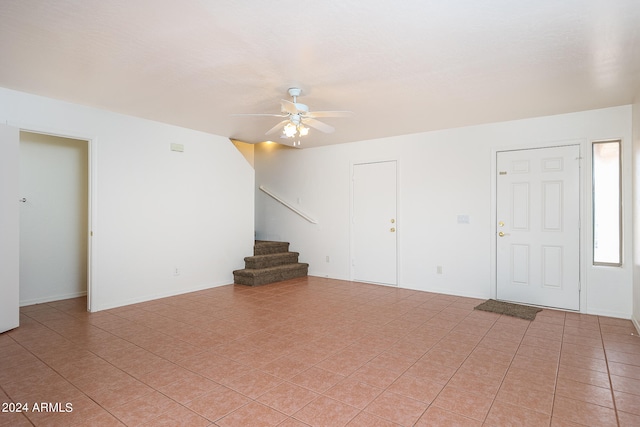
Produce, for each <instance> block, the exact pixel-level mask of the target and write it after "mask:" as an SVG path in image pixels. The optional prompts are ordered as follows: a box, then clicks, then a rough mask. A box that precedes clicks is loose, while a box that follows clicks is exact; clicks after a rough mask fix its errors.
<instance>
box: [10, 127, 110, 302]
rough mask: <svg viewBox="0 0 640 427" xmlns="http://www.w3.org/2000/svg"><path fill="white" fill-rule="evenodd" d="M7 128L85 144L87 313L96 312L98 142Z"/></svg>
mask: <svg viewBox="0 0 640 427" xmlns="http://www.w3.org/2000/svg"><path fill="white" fill-rule="evenodd" d="M7 125H8V126H12V127H15V128H18V130H19V131H21V132H22V131H24V132H31V133H37V134H43V135H50V136H55V137H61V138H70V139H76V140H79V141H85V142H86V143H87V149H88V158H87V168H88V170H87V175H88V180H89V182H88V191H89V194H88V202H89V205H88V206H87V228H88V230H87V240H88V241H87V311H89V312H91V311H96V307H97V303H96V301H97V289H96V288H97V287H96V284H95V280H94V278H95V276H96V264H97V262H96V250H95V245H96V228H97V222H98V221H97V209H96V206H97V199H98V197H97V194H98V192H97V189H98V185H97V164H98V142H97V138H96V137H94V136H89V135H85V134H82V133H81V132H73V131H60V130H58V129H51V128H47V127H42V126H34V125H29V124H26V125H25V124H24V123H11V121H9V122H8V123H7Z"/></svg>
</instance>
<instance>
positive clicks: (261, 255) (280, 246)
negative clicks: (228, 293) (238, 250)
mask: <svg viewBox="0 0 640 427" xmlns="http://www.w3.org/2000/svg"><path fill="white" fill-rule="evenodd" d="M299 255H300V254H299V253H298V252H289V242H272V241H266V240H256V242H255V244H254V246H253V256H248V257H246V258H245V259H244V263H245V268H244V269H242V270H236V271H234V272H233V282H234V283H236V284H238V285H248V286H260V285H266V284H268V283H274V282H280V281H282V280H288V279H293V278H296V277H304V276H306V275H307V274H308V271H309V264H306V263H301V262H298V256H299Z"/></svg>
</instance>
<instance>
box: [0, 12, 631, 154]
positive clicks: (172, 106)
mask: <svg viewBox="0 0 640 427" xmlns="http://www.w3.org/2000/svg"><path fill="white" fill-rule="evenodd" d="M0 86H2V87H6V88H11V89H16V90H21V91H25V92H30V93H34V94H40V95H44V96H48V97H52V98H57V99H63V100H68V101H71V102H75V103H79V104H85V105H90V106H95V107H100V108H103V109H107V110H111V111H116V112H121V113H125V114H130V115H134V116H139V117H144V118H149V119H153V120H158V121H162V122H167V123H172V124H176V125H179V126H184V127H188V128H193V129H198V130H202V131H205V132H210V133H214V134H217V135H222V136H226V137H230V138H233V139H239V140H243V141H247V142H260V141H263V140H265V139H266V138H267V137H266V136H265V135H264V133H265V132H266V131H267V130H268V129H270V128H271V127H272V126H273V125H275V124H276V123H277V122H278V120H279V119H278V118H275V117H274V118H269V117H250V118H247V117H234V116H232V114H235V113H279V111H280V106H279V100H280V99H282V98H285V99H289V98H288V95H287V89H288V88H289V87H292V86H297V87H300V88H302V89H303V96H302V97H301V98H300V99H299V102H303V103H305V104H307V105H309V107H310V109H311V110H350V111H353V112H354V116H353V117H351V118H328V119H323V121H325V122H326V123H328V124H330V125H332V126H335V127H336V132H335V133H333V134H327V135H325V134H322V133H320V132H319V131H314V130H312V132H311V133H310V134H309V135H308V136H307V137H305V138H304V139H303V140H302V145H303V147H304V146H307V147H309V146H318V145H326V144H336V143H343V142H349V141H357V140H366V139H372V138H378V137H385V136H393V135H400V134H407V133H415V132H424V131H429V130H435V129H443V128H452V127H459V126H466V125H472V124H479V123H487V122H496V121H502V120H511V119H518V118H526V117H534V116H541V115H550V114H558V113H565V112H572V111H581V110H589V109H595V108H602V107H609V106H616V105H624V104H630V103H632V102H634V98H636V100H637V98H638V97H640V1H638V0H535V1H524V0H522V1H515V0H483V1H480V0H403V1H397V0H395V1H391V0H389V1H384V0H368V1H365V0H339V1H338V0H325V1H310V0H295V1H294V0H278V1H260V0H203V1H197V0H180V1H175V0H107V1H105V0H55V1H53V0H1V1H0ZM279 141H280V140H279Z"/></svg>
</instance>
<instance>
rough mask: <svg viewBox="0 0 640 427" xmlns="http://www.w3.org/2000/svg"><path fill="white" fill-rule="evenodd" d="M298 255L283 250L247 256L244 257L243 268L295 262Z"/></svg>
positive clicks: (266, 266) (274, 265)
mask: <svg viewBox="0 0 640 427" xmlns="http://www.w3.org/2000/svg"><path fill="white" fill-rule="evenodd" d="M299 255H300V254H299V253H298V252H283V253H275V254H267V255H254V256H248V257H246V258H245V259H244V268H246V269H249V268H268V267H276V266H278V265H284V264H296V263H297V262H298V256H299Z"/></svg>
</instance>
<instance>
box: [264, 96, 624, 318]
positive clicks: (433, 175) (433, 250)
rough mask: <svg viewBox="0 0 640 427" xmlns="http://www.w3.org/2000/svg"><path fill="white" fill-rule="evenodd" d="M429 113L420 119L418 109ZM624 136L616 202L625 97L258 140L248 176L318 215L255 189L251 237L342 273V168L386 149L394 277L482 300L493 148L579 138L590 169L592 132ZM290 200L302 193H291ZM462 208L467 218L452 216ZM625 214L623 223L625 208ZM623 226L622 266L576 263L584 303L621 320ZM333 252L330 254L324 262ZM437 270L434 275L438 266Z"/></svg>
mask: <svg viewBox="0 0 640 427" xmlns="http://www.w3.org/2000/svg"><path fill="white" fill-rule="evenodd" d="M425 120H428V117H425ZM608 138H622V140H623V146H624V147H623V150H624V152H623V156H624V166H623V168H624V171H625V172H624V173H625V177H624V179H625V186H624V191H625V194H624V202H625V205H626V206H629V205H630V204H629V202H630V201H631V188H630V187H631V186H630V185H629V184H630V182H631V179H630V177H631V168H630V165H631V157H630V154H631V106H622V107H616V108H609V109H603V110H594V111H587V112H580V113H572V114H564V115H557V116H549V117H541V118H535V119H528V120H518V121H510V122H503V123H493V124H488V125H482V126H474V127H466V128H459V129H448V130H443V131H436V132H428V133H421V134H413V135H406V136H399V137H394V138H385V139H378V140H370V141H361V142H356V143H351V144H341V145H335V146H327V147H319V148H313V149H291V148H286V147H280V146H277V145H266V144H261V145H260V146H259V147H257V148H256V154H255V155H256V186H259V185H265V186H266V187H268V188H270V189H271V190H272V191H274V192H276V193H277V194H279V195H281V196H282V197H284V198H285V199H287V200H289V201H292V202H294V203H297V207H298V208H299V209H301V210H302V211H304V212H306V213H308V214H309V215H311V216H313V217H315V218H316V219H317V220H318V221H319V223H318V224H317V225H314V224H310V223H309V222H306V221H305V220H304V219H302V218H300V217H298V216H297V215H296V214H294V213H292V212H291V211H289V210H287V209H286V208H284V207H282V206H281V205H280V204H278V203H277V202H275V201H273V200H272V199H270V198H269V197H268V196H266V195H265V194H263V193H262V192H260V191H256V233H257V236H258V238H263V239H282V240H287V241H290V242H291V248H292V250H295V251H299V252H300V253H301V260H302V261H304V262H308V263H309V264H310V267H309V271H310V274H311V275H315V276H323V277H324V276H327V277H332V278H338V279H345V280H349V279H350V278H351V277H350V266H349V264H350V263H349V241H350V227H349V202H350V184H349V173H350V172H349V171H350V168H351V165H352V164H353V163H359V162H366V161H375V160H385V159H395V160H398V170H399V183H398V185H399V192H398V194H399V201H398V223H397V229H398V254H399V280H398V283H399V286H401V287H406V288H411V289H420V290H425V291H434V292H443V293H447V294H455V295H466V296H472V297H478V298H487V297H490V296H491V295H492V293H493V292H494V289H495V280H494V279H493V277H492V266H491V263H492V253H491V250H492V241H493V238H494V224H493V221H494V220H493V219H492V206H491V202H492V187H491V183H492V179H491V177H492V154H493V153H495V150H498V149H503V148H510V147H511V148H513V147H523V146H545V145H550V144H554V143H557V142H566V141H572V142H578V143H580V144H581V146H582V150H583V168H587V171H588V170H589V169H588V168H589V165H590V142H591V141H593V140H599V139H608ZM582 184H583V191H582V195H583V202H584V203H583V204H584V206H583V209H582V211H583V219H584V220H585V223H586V224H585V225H587V226H586V227H583V233H582V236H583V242H582V244H583V246H584V248H583V258H584V259H586V260H590V259H591V258H590V257H591V255H590V253H591V246H590V243H589V237H590V233H591V230H590V226H588V224H590V223H591V217H590V210H589V209H588V208H587V205H588V201H589V200H588V197H589V188H588V187H589V185H590V175H589V174H588V173H583V182H582ZM298 200H299V203H298ZM458 215H468V216H469V218H470V223H469V224H458V223H457V216H458ZM624 222H625V224H626V225H630V224H631V210H629V211H628V212H625V216H624ZM630 229H631V227H630V226H629V227H626V228H625V232H626V234H625V247H624V250H625V265H624V266H623V267H622V268H606V269H594V268H592V267H591V265H590V262H585V263H584V267H583V271H582V279H581V280H582V285H583V287H582V288H583V293H582V298H581V309H582V311H583V312H588V313H594V314H604V315H611V316H617V317H626V318H630V316H631V310H632V307H631V295H632V268H631V260H632V259H631V256H630V255H631V247H632V246H631V240H632V239H631V234H630ZM326 256H330V262H328V263H327V262H326ZM437 265H441V266H443V274H440V275H439V274H436V266H437Z"/></svg>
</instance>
